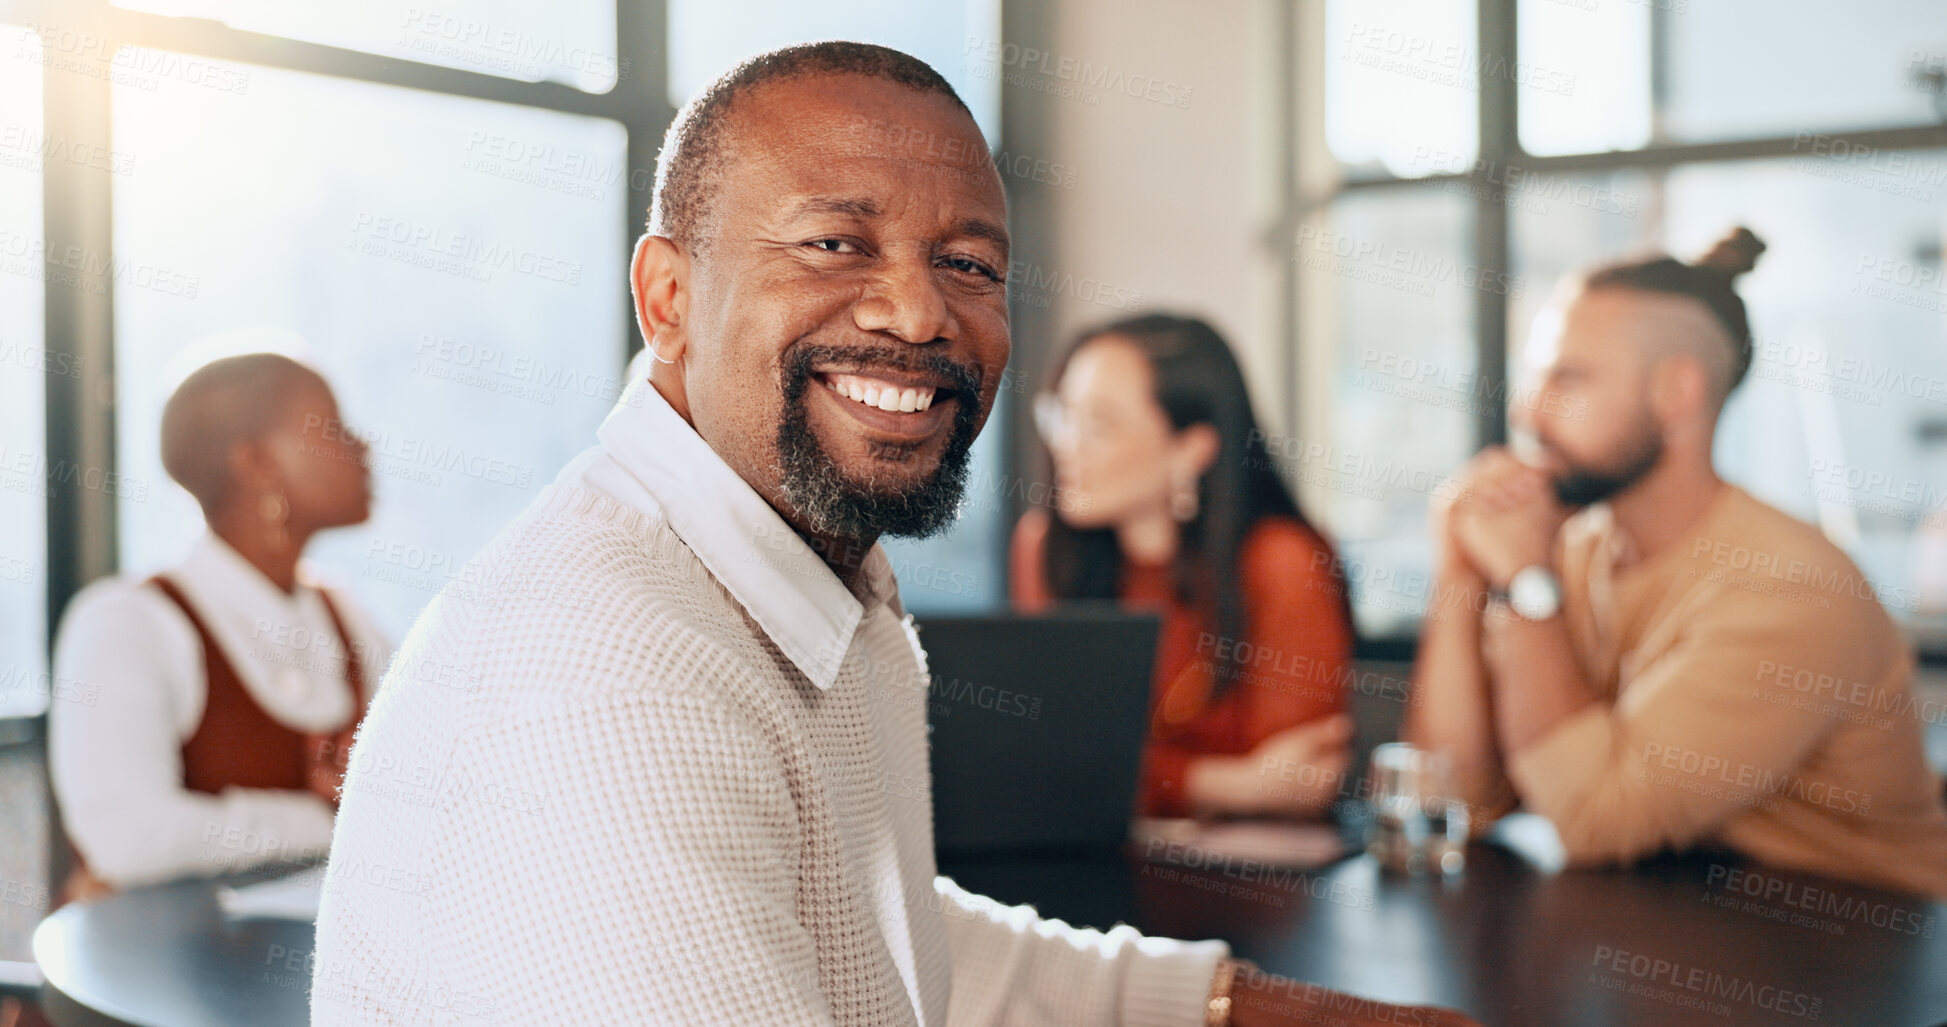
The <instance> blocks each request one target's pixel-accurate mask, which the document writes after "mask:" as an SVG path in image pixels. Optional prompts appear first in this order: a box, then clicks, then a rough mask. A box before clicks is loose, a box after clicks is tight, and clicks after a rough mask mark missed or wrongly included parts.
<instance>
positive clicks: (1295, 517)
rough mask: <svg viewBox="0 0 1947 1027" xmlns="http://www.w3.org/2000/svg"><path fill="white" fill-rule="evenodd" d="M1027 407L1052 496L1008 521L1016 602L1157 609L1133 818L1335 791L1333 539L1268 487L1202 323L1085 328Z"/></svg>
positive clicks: (1276, 808) (1230, 367) (1340, 621)
mask: <svg viewBox="0 0 1947 1027" xmlns="http://www.w3.org/2000/svg"><path fill="white" fill-rule="evenodd" d="M1053 379H1054V382H1055V385H1054V388H1053V390H1052V391H1051V392H1049V393H1047V394H1045V395H1043V396H1041V397H1040V398H1039V399H1038V401H1037V404H1036V408H1035V415H1036V422H1037V425H1038V426H1039V427H1040V428H1041V431H1042V435H1043V438H1044V439H1045V440H1046V441H1047V443H1048V447H1049V453H1050V455H1051V456H1052V458H1053V464H1054V473H1055V482H1056V486H1057V487H1056V491H1055V495H1056V496H1057V497H1058V502H1057V503H1056V504H1055V507H1054V509H1053V511H1052V512H1051V511H1050V510H1047V509H1034V510H1031V511H1029V512H1028V513H1027V515H1026V516H1024V517H1023V518H1022V519H1021V522H1020V524H1019V525H1018V526H1017V527H1016V529H1015V534H1014V541H1013V547H1012V554H1011V559H1010V569H1011V572H1012V573H1011V591H1012V594H1013V598H1014V602H1015V605H1016V606H1017V607H1019V608H1021V609H1023V610H1028V611H1032V610H1036V609H1041V608H1045V607H1047V606H1049V605H1052V604H1054V603H1058V602H1066V601H1086V600H1109V601H1114V602H1118V603H1120V604H1122V605H1124V606H1126V607H1131V608H1138V609H1149V610H1154V611H1156V612H1158V613H1160V614H1161V615H1162V618H1163V628H1162V638H1161V641H1160V642H1159V647H1158V652H1157V660H1156V673H1155V678H1154V682H1153V687H1152V689H1151V694H1150V697H1149V702H1150V715H1151V726H1150V740H1149V743H1148V745H1147V747H1146V750H1145V753H1144V759H1143V778H1142V787H1141V793H1140V797H1139V803H1138V805H1139V812H1141V813H1143V814H1145V815H1150V816H1180V815H1186V814H1233V815H1273V816H1304V815H1312V814H1317V813H1319V812H1321V811H1323V810H1324V809H1325V808H1326V807H1327V806H1328V805H1330V803H1331V802H1332V800H1333V798H1334V796H1336V794H1337V793H1338V788H1339V785H1340V784H1341V782H1342V781H1343V777H1344V773H1345V769H1346V761H1347V745H1348V743H1349V741H1350V738H1351V721H1350V718H1349V717H1348V716H1347V715H1346V714H1345V707H1346V699H1345V689H1344V687H1343V681H1344V678H1345V673H1346V670H1347V663H1348V661H1349V660H1350V659H1351V652H1352V626H1351V618H1350V616H1349V613H1348V609H1349V608H1348V604H1347V595H1346V586H1345V578H1344V575H1343V573H1342V571H1341V568H1340V565H1339V562H1338V560H1337V558H1336V557H1335V556H1334V555H1333V551H1332V547H1331V544H1330V543H1329V542H1327V541H1326V540H1325V538H1324V537H1323V536H1322V535H1321V534H1320V533H1319V532H1318V531H1317V530H1316V529H1314V528H1313V527H1312V526H1311V524H1310V522H1309V521H1307V520H1306V519H1305V516H1304V514H1303V513H1301V512H1300V511H1299V509H1298V504H1297V503H1296V501H1294V500H1293V499H1292V496H1291V492H1290V491H1289V490H1288V489H1287V488H1286V487H1285V484H1284V482H1283V480H1282V479H1280V478H1279V477H1278V473H1277V469H1276V467H1275V465H1274V464H1273V462H1272V457H1271V454H1270V452H1269V450H1268V449H1267V448H1266V446H1265V444H1264V434H1263V432H1262V431H1261V429H1260V428H1259V427H1258V423H1257V418H1256V417H1255V415H1254V414H1253V413H1252V411H1251V403H1250V396H1249V394H1248V392H1247V391H1246V389H1245V386H1244V375H1243V372H1242V371H1241V370H1240V369H1239V367H1238V365H1237V360H1236V357H1234V356H1233V355H1232V353H1231V350H1230V347H1229V346H1228V345H1226V344H1225V343H1224V340H1223V337H1222V336H1220V335H1218V334H1217V332H1216V330H1215V329H1213V328H1211V327H1210V325H1208V324H1206V323H1205V322H1203V321H1201V320H1198V319H1195V318H1189V317H1178V316H1173V315H1167V314H1146V315H1143V316H1139V317H1134V318H1130V319H1127V320H1123V321H1118V322H1115V323H1113V324H1109V325H1104V326H1102V327H1100V328H1096V329H1093V330H1091V331H1088V332H1085V333H1084V334H1083V335H1082V336H1081V337H1080V338H1079V339H1078V340H1077V341H1076V343H1075V345H1074V346H1073V347H1072V348H1071V349H1070V350H1069V351H1068V353H1067V354H1066V355H1065V356H1064V357H1062V359H1061V360H1060V361H1059V362H1058V363H1057V364H1056V366H1055V368H1054V370H1053Z"/></svg>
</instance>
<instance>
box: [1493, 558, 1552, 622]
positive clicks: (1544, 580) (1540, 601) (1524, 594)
mask: <svg viewBox="0 0 1947 1027" xmlns="http://www.w3.org/2000/svg"><path fill="white" fill-rule="evenodd" d="M1506 598H1507V601H1508V608H1509V609H1511V610H1513V611H1514V613H1515V616H1518V617H1520V618H1521V619H1522V620H1527V621H1544V620H1547V619H1548V618H1550V617H1553V616H1555V615H1556V614H1558V613H1560V612H1561V611H1562V583H1561V581H1560V580H1559V579H1557V578H1556V577H1555V572H1554V571H1551V570H1549V569H1548V568H1546V567H1544V566H1542V565H1541V564H1538V563H1535V564H1529V565H1528V566H1526V567H1523V568H1521V569H1520V570H1518V571H1515V572H1514V577H1512V578H1509V579H1508V588H1507V594H1506Z"/></svg>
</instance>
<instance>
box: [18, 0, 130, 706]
mask: <svg viewBox="0 0 1947 1027" xmlns="http://www.w3.org/2000/svg"><path fill="white" fill-rule="evenodd" d="M32 39H33V37H32V36H31V35H30V34H29V33H28V32H27V31H26V30H25V29H23V28H21V27H19V26H7V25H0V312H4V313H0V526H4V529H3V530H0V717H8V716H31V715H33V714H36V713H39V712H41V711H42V710H44V709H46V708H47V702H48V697H49V694H50V692H52V691H54V690H53V689H51V688H50V687H49V684H50V683H49V681H48V680H47V678H46V677H45V674H46V671H47V651H46V645H45V640H46V630H47V629H46V602H47V600H46V594H45V592H44V591H43V589H44V582H45V580H46V577H47V574H46V567H45V563H46V555H47V542H46V535H45V528H46V523H47V519H46V514H47V501H46V498H45V489H46V488H47V471H46V452H47V451H46V447H45V446H44V445H43V444H42V430H43V425H44V423H45V417H46V408H45V406H44V405H43V403H44V400H45V397H46V395H47V386H46V381H47V376H48V375H62V376H68V375H74V374H78V373H79V371H80V369H79V368H77V367H74V366H72V364H71V362H70V361H68V360H67V359H65V358H63V357H61V356H59V355H54V356H52V357H50V355H49V353H48V351H47V348H46V346H45V345H44V344H43V343H44V338H43V336H44V332H43V328H42V317H41V309H42V293H43V291H44V289H45V282H46V279H47V272H48V269H49V267H50V265H49V264H48V262H47V260H46V244H45V242H44V239H43V233H42V231H41V173H42V172H41V166H42V164H43V163H44V162H45V161H49V160H52V161H72V160H80V161H83V162H84V163H85V162H87V161H89V160H96V159H99V160H102V161H107V160H109V159H110V157H111V156H112V155H111V154H107V153H103V152H100V151H99V148H98V147H97V146H95V145H93V143H92V142H90V141H83V140H78V139H72V138H68V139H63V138H61V137H60V136H59V135H58V134H57V135H54V136H52V137H51V136H50V135H49V133H48V131H47V129H46V127H45V126H44V125H43V124H42V121H41V75H40V67H39V65H37V64H35V63H33V62H30V61H27V60H23V59H21V56H20V55H21V54H23V53H25V52H27V51H28V49H29V48H30V47H31V46H32V45H33V44H32Z"/></svg>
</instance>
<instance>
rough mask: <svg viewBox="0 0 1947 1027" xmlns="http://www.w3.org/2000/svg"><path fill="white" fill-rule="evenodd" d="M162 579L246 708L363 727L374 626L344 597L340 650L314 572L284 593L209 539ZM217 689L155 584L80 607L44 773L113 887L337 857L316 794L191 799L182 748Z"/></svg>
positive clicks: (377, 642)
mask: <svg viewBox="0 0 1947 1027" xmlns="http://www.w3.org/2000/svg"><path fill="white" fill-rule="evenodd" d="M164 573H165V574H166V575H167V577H168V578H169V579H170V580H171V581H173V582H175V583H176V584H177V585H178V586H180V587H181V589H182V591H183V593H184V596H185V597H186V598H187V599H188V600H189V602H190V604H191V605H192V606H194V607H195V609H196V612H197V615H198V616H199V617H201V618H202V620H203V622H204V624H205V625H206V626H207V627H208V628H209V630H210V632H211V634H212V635H213V636H214V637H215V639H216V643H217V645H218V646H219V647H220V648H221V649H222V650H223V653H222V655H223V656H224V657H225V658H227V659H228V660H229V662H230V664H231V666H232V667H234V668H235V669H236V672H237V677H238V679H239V680H240V681H241V682H242V684H243V687H244V690H245V691H246V692H247V693H248V694H249V696H250V698H251V699H253V700H255V701H256V703H257V705H259V706H261V707H263V710H264V712H265V713H266V714H268V715H269V716H270V718H271V719H272V720H275V721H277V722H278V723H279V724H282V725H284V726H286V727H289V728H291V729H292V730H294V731H300V732H327V731H332V730H336V729H338V728H340V727H342V726H344V725H345V724H346V723H347V722H348V721H349V720H350V719H351V717H352V713H353V709H352V702H353V700H352V697H351V693H350V690H349V689H347V688H346V686H345V661H346V659H348V658H357V659H360V660H361V661H362V662H363V667H364V670H365V679H366V680H367V681H371V682H376V681H377V680H378V677H379V675H380V674H381V673H382V672H383V669H384V667H385V664H386V661H387V660H388V659H389V657H390V648H389V646H388V645H387V643H386V641H385V640H384V638H383V637H382V636H381V635H380V633H379V631H378V629H377V628H376V627H375V626H374V625H373V624H372V622H371V620H370V619H369V618H367V617H366V616H365V615H364V613H363V612H362V611H361V610H360V609H359V608H358V606H357V604H356V603H355V602H353V601H351V600H350V598H349V597H348V596H347V595H346V593H344V592H343V591H341V590H334V591H333V597H334V600H335V601H336V602H337V604H338V610H339V613H340V614H341V615H342V616H343V617H344V619H345V630H346V631H347V632H348V633H349V634H350V636H351V641H352V649H353V652H352V653H349V654H348V653H347V652H345V649H344V646H342V645H341V644H340V642H339V639H338V633H337V630H336V629H335V628H334V626H333V625H332V621H331V616H330V614H329V613H328V612H327V611H326V610H325V606H324V601H323V599H322V598H321V597H320V595H319V591H318V585H317V584H316V577H317V576H316V572H315V570H314V569H313V568H311V567H309V566H301V568H300V572H299V581H300V583H299V584H298V586H297V587H296V588H295V589H294V590H293V591H292V592H290V593H285V592H284V591H282V590H281V589H279V588H278V587H277V586H276V585H274V584H272V583H271V582H270V580H269V579H268V578H265V577H264V576H263V574H262V573H261V572H260V571H258V570H257V569H256V567H254V566H252V565H251V564H250V562H249V561H247V560H245V559H244V558H243V557H242V556H241V555H239V554H238V553H237V551H236V550H234V549H232V548H231V547H230V546H229V545H228V544H227V543H225V542H223V540H221V539H219V538H217V537H216V536H215V535H214V534H206V535H204V536H202V537H201V538H199V539H198V540H197V541H196V542H195V543H194V544H193V545H192V546H191V548H190V552H189V554H188V556H187V557H186V558H185V559H184V560H183V562H182V563H180V564H178V565H177V566H175V567H172V568H170V569H168V570H167V571H165V572H164ZM206 686H207V682H206V678H205V671H204V653H203V647H202V643H201V642H200V641H199V640H198V638H197V635H196V631H195V628H194V627H193V626H191V624H190V623H189V620H188V619H187V618H185V617H184V616H183V614H182V611H181V609H180V608H178V607H177V606H176V605H175V604H174V603H173V602H171V601H170V600H169V599H168V598H167V597H166V596H164V595H163V594H162V592H161V590H160V589H157V588H156V587H154V586H152V585H149V584H147V578H146V576H145V577H141V578H112V579H107V580H103V581H99V582H96V583H94V584H92V585H90V586H88V587H87V588H86V589H83V590H82V592H81V593H80V594H79V595H77V596H76V597H75V599H74V601H73V602H72V603H70V604H69V607H68V610H67V613H66V615H65V616H64V617H63V619H62V622H61V630H60V632H59V635H58V638H57V640H56V644H55V650H54V667H53V682H52V687H51V688H50V693H51V702H50V708H49V715H48V735H49V767H50V772H51V774H52V777H53V784H54V788H55V792H56V794H57V795H58V796H59V798H60V800H61V812H62V817H63V820H64V823H65V825H66V827H67V830H68V833H69V835H70V837H72V838H73V839H74V841H75V844H76V845H77V847H79V848H80V850H81V853H82V855H83V856H84V857H86V859H87V860H88V864H89V867H90V869H91V870H93V871H94V872H95V873H96V874H98V875H100V876H102V877H103V878H105V879H107V880H108V881H110V882H111V883H114V884H118V885H132V884H142V883H149V882H153V881H161V880H168V879H170V878H175V877H183V876H204V875H209V874H214V873H220V872H223V871H227V870H233V869H237V868H239V867H244V866H249V865H251V864H254V863H260V862H264V861H267V860H275V859H279V858H289V859H303V858H315V857H316V856H318V855H319V854H321V853H322V852H323V851H324V850H325V848H326V847H327V846H328V845H329V844H330V836H331V811H330V807H329V806H327V805H326V804H325V803H324V802H323V801H322V800H320V799H318V798H317V797H315V796H312V795H310V794H308V793H284V792H275V791H263V790H253V789H231V790H228V791H226V792H225V793H224V794H222V795H217V796H212V795H206V794H202V793H194V792H188V791H185V790H184V789H183V787H182V775H183V770H182V746H183V743H184V742H186V741H188V739H189V738H190V736H191V735H193V734H195V732H196V728H197V726H198V725H199V724H200V723H201V722H202V719H203V703H204V700H205V697H206V694H207V688H206ZM246 835H249V836H252V837H253V838H254V839H255V843H254V844H245V843H244V842H243V841H242V840H241V839H243V838H244V836H246ZM265 839H274V843H273V844H270V845H268V846H266V844H265Z"/></svg>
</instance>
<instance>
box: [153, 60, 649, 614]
mask: <svg viewBox="0 0 1947 1027" xmlns="http://www.w3.org/2000/svg"><path fill="white" fill-rule="evenodd" d="M249 82H250V87H249V90H248V91H247V92H246V93H244V94H242V95H236V94H229V93H222V92H217V91H212V90H188V89H181V88H176V89H163V90H159V91H157V92H149V91H147V90H144V89H141V88H137V87H132V86H117V87H116V89H115V92H114V133H115V138H116V140H117V145H118V146H119V147H122V148H124V149H126V150H127V152H129V153H130V154H132V155H135V156H136V158H137V159H138V160H139V162H140V163H139V167H140V173H139V174H133V175H130V176H128V177H127V179H126V180H125V181H122V182H118V183H116V187H115V240H114V247H115V254H116V256H117V259H126V260H128V261H129V262H130V263H131V264H132V265H133V266H135V267H137V268H140V269H153V274H152V276H151V277H150V279H149V280H151V281H152V282H154V283H155V285H154V287H150V288H120V289H117V290H116V293H115V321H116V325H117V330H116V349H115V363H116V369H117V372H118V373H117V376H116V377H117V386H118V387H117V391H118V399H119V410H120V415H119V424H118V443H119V445H118V450H119V454H120V463H121V465H122V468H123V473H124V476H126V477H128V478H129V479H131V480H133V481H139V482H143V483H153V487H149V488H145V489H142V490H140V491H139V492H138V491H135V490H127V491H125V492H124V494H123V495H122V496H121V504H122V507H121V509H122V512H121V542H122V564H123V567H124V568H125V569H128V570H137V571H139V570H146V569H150V568H154V567H159V566H162V565H165V564H168V563H173V562H174V561H175V560H177V559H179V558H180V556H181V554H182V552H183V549H184V547H185V545H186V543H187V542H188V540H189V539H191V538H193V537H194V536H195V535H196V534H197V533H198V532H200V531H201V530H202V516H201V514H200V512H199V511H198V510H197V509H196V507H195V504H193V503H192V502H190V500H189V497H188V495H187V494H186V493H184V492H183V491H182V490H181V489H177V488H174V487H170V486H168V485H167V478H166V476H165V475H164V472H163V470H162V466H161V460H160V456H159V453H158V447H157V424H158V420H159V418H160V416H161V411H162V402H163V400H164V399H166V398H167V393H168V391H169V390H170V389H171V388H172V387H173V386H174V384H175V383H176V382H177V381H180V380H181V378H182V376H183V375H184V374H186V373H187V372H188V371H190V370H192V369H194V368H195V367H198V366H201V365H202V364H204V363H207V362H208V361H209V360H210V359H212V358H214V357H217V356H222V355H226V354H230V353H238V352H249V351H258V350H277V351H292V352H295V353H298V354H302V355H303V356H305V357H306V358H308V359H309V360H310V361H311V362H313V363H314V364H315V365H316V366H317V367H318V368H319V369H320V370H322V371H323V372H324V373H325V376H326V377H327V378H329V379H330V380H331V381H332V383H333V385H334V387H335V389H336V391H337V392H338V398H339V406H340V409H341V411H342V412H343V414H344V416H345V422H346V424H347V426H348V428H349V430H350V431H351V432H353V433H355V434H357V435H359V436H361V437H363V438H364V439H366V441H367V442H368V443H369V444H370V446H371V451H372V454H373V467H372V477H373V482H374V491H375V503H374V508H373V517H372V519H371V520H370V521H368V522H367V523H366V524H364V525H361V526H359V527H358V528H356V529H352V530H349V531H334V532H327V533H325V534H323V535H320V536H319V537H318V539H317V542H316V543H315V544H314V545H313V547H312V549H311V555H312V556H313V557H315V558H318V559H320V560H321V562H323V563H325V564H326V565H328V566H331V567H332V568H333V569H335V570H336V571H337V572H338V574H339V576H340V577H341V578H342V579H344V580H345V581H346V583H347V584H348V585H352V586H353V587H354V588H355V589H356V591H357V592H358V593H359V594H360V595H361V596H362V597H363V598H365V599H367V600H368V602H370V603H371V604H372V605H373V606H374V607H375V612H376V613H377V614H378V615H379V617H380V620H381V622H382V623H383V624H384V625H385V626H386V627H387V628H388V629H390V630H391V631H392V633H393V635H394V637H398V636H399V635H400V634H402V633H403V632H404V630H405V629H406V628H407V627H408V626H409V625H410V624H411V621H412V618H413V616H414V615H415V614H417V613H418V611H419V609H420V607H422V606H424V605H425V603H426V601H427V600H428V599H429V598H431V596H432V593H433V592H435V591H437V590H438V589H439V588H441V587H443V586H444V585H445V584H447V582H448V581H450V580H451V579H452V578H453V576H454V575H456V574H457V573H458V572H459V569H460V567H461V566H462V565H463V564H464V563H465V562H466V560H467V559H468V558H469V557H470V556H471V555H472V554H473V553H474V551H476V550H477V549H478V548H479V547H480V546H481V545H482V544H483V543H484V542H485V541H486V540H487V539H488V538H489V537H490V536H491V535H492V534H493V533H494V532H495V531H497V530H498V529H499V528H500V527H501V526H502V525H503V524H505V523H506V522H507V521H508V520H509V519H510V518H511V517H512V516H513V515H514V513H515V512H517V511H518V510H519V509H520V508H521V507H522V506H524V505H526V503H527V502H528V500H529V499H531V498H532V497H533V495H534V493H535V492H536V491H537V490H538V489H540V488H541V486H543V485H545V484H547V483H548V481H550V480H551V479H552V478H553V477H554V474H555V472H556V471H557V470H559V469H560V467H561V466H562V465H563V464H565V463H566V462H567V461H568V459H569V457H571V456H573V455H574V454H575V453H576V452H578V451H579V450H581V449H582V448H584V447H586V446H587V445H589V444H590V442H591V441H592V440H593V438H594V431H595V427H596V426H597V425H598V424H599V423H600V422H601V419H602V416H603V415H604V414H605V413H607V411H608V409H609V408H610V406H612V405H613V403H614V400H615V398H616V395H617V393H618V391H619V389H620V387H621V385H622V380H621V373H622V363H623V358H624V356H625V353H626V351H625V343H626V340H627V338H628V333H629V332H631V331H633V330H634V324H633V322H632V321H630V320H629V319H628V318H627V317H626V314H627V311H628V303H627V281H626V276H625V275H624V274H623V267H624V265H623V262H622V254H624V253H625V252H626V249H627V246H628V244H629V243H630V242H631V241H632V240H631V239H630V238H629V237H628V235H627V232H626V230H627V227H628V225H627V222H628V219H629V217H630V214H631V210H632V208H634V207H635V206H637V205H638V204H637V202H636V194H634V193H632V192H631V191H630V188H629V182H628V175H627V174H626V171H625V168H626V165H627V152H626V138H625V136H624V133H623V130H622V128H621V126H619V125H617V124H616V123H614V122H613V121H609V120H606V119H601V118H589V117H582V116H578V115H572V114H561V113H557V112H555V111H547V110H536V109H532V108H523V107H517V106H511V105H507V104H496V103H489V102H486V101H483V100H475V99H468V98H464V97H454V96H441V95H438V94H434V93H427V92H422V91H417V90H408V89H400V88H397V87H393V86H381V85H371V84H367V83H362V82H344V81H337V80H333V79H329V78H325V77H322V76H316V75H306V74H299V73H295V72H289V71H280V70H276V69H270V68H250V69H249ZM354 126H355V128H354ZM321 430H325V429H321Z"/></svg>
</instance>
